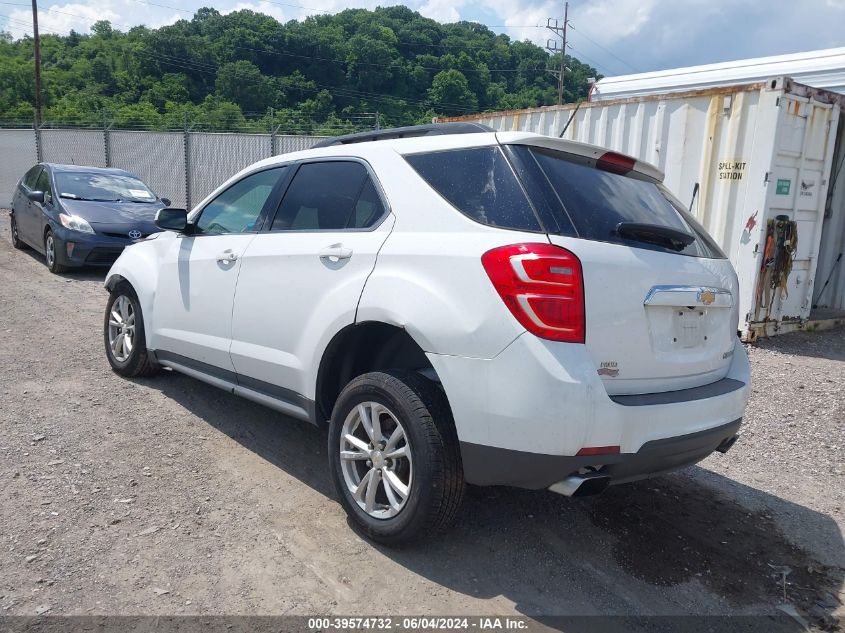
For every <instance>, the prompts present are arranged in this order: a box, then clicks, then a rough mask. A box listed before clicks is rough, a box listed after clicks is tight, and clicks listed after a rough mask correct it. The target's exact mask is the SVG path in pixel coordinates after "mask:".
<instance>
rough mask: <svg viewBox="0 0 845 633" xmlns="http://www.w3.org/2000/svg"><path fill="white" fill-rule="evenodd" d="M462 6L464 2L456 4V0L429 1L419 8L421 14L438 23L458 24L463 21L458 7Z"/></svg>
mask: <svg viewBox="0 0 845 633" xmlns="http://www.w3.org/2000/svg"><path fill="white" fill-rule="evenodd" d="M462 4H463V3H462V2H455V1H454V0H428V2H426V3H425V4H424V5H422V6H421V7H420V8H419V12H420V13H421V14H422V15H424V16H425V17H427V18H431V19H432V20H437V21H438V22H457V21H458V20H460V19H461V14H460V13H458V7H460V6H461V5H462Z"/></svg>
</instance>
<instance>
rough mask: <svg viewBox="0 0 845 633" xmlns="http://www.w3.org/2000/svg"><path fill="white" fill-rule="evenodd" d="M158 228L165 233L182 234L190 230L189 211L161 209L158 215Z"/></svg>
mask: <svg viewBox="0 0 845 633" xmlns="http://www.w3.org/2000/svg"><path fill="white" fill-rule="evenodd" d="M156 226H157V227H158V228H160V229H163V230H165V231H177V232H182V231H184V230H185V229H186V228H188V211H187V210H186V209H171V208H170V207H168V208H166V209H159V210H158V212H157V213H156Z"/></svg>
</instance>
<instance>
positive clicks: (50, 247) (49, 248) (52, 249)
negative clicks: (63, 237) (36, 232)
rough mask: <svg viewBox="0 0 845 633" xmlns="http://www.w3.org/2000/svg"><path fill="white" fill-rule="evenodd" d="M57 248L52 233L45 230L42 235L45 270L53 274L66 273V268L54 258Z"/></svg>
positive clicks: (56, 241) (56, 242)
mask: <svg viewBox="0 0 845 633" xmlns="http://www.w3.org/2000/svg"><path fill="white" fill-rule="evenodd" d="M57 248H58V240H57V239H56V238H55V237H54V236H53V231H51V230H49V229H47V232H46V233H45V234H44V259H45V260H46V262H47V269H48V270H49V271H50V272H51V273H55V274H59V273H63V272H66V271H67V266H62V265H61V264H60V263H59V262H58V260H57V258H56V249H57Z"/></svg>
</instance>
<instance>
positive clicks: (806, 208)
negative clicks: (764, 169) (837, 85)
mask: <svg viewBox="0 0 845 633" xmlns="http://www.w3.org/2000/svg"><path fill="white" fill-rule="evenodd" d="M838 116H839V112H838V110H837V109H836V108H834V107H833V106H831V105H829V104H824V103H818V102H816V101H813V100H812V99H807V98H805V97H799V96H797V95H790V94H786V95H784V96H783V97H782V98H781V103H780V117H779V121H778V130H777V142H776V145H775V151H774V156H773V158H772V169H771V171H770V172H769V181H768V186H767V193H766V198H767V205H766V206H767V212H766V215H765V218H766V219H765V222H764V224H763V226H762V227H761V229H762V232H763V240H762V242H761V245H760V249H761V250H762V259H761V260H760V270H759V274H758V277H757V287H756V288H755V294H754V297H755V303H754V309H753V311H752V315H751V319H750V320H751V321H752V322H760V321H778V322H781V321H787V322H788V321H798V320H800V319H806V318H807V317H808V316H809V313H810V307H811V305H812V293H813V284H814V280H815V276H816V265H817V261H818V253H819V243H820V240H821V228H822V222H823V219H824V209H825V199H826V197H827V187H828V178H829V174H830V165H831V160H832V156H833V145H834V139H835V132H836V125H837V123H838Z"/></svg>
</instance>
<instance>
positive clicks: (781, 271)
mask: <svg viewBox="0 0 845 633" xmlns="http://www.w3.org/2000/svg"><path fill="white" fill-rule="evenodd" d="M797 247H798V225H797V223H796V222H794V221H792V220H790V219H789V216H786V215H779V216H777V217H776V218H775V219H774V220H769V221H768V222H767V223H766V243H765V246H764V248H763V259H762V262H761V263H760V275H759V278H758V281H757V291H756V299H757V301H756V304H757V306H758V310H759V307H760V305H765V306H766V318H767V319H768V316H769V314H770V313H771V310H772V304H773V303H774V299H775V294H777V293H776V292H775V291H776V290H780V291H782V292H783V295H784V296H785V297H788V296H789V288H788V287H787V282H788V280H789V274H790V273H791V272H792V262H793V259H794V257H795V250H796V248H797Z"/></svg>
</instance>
